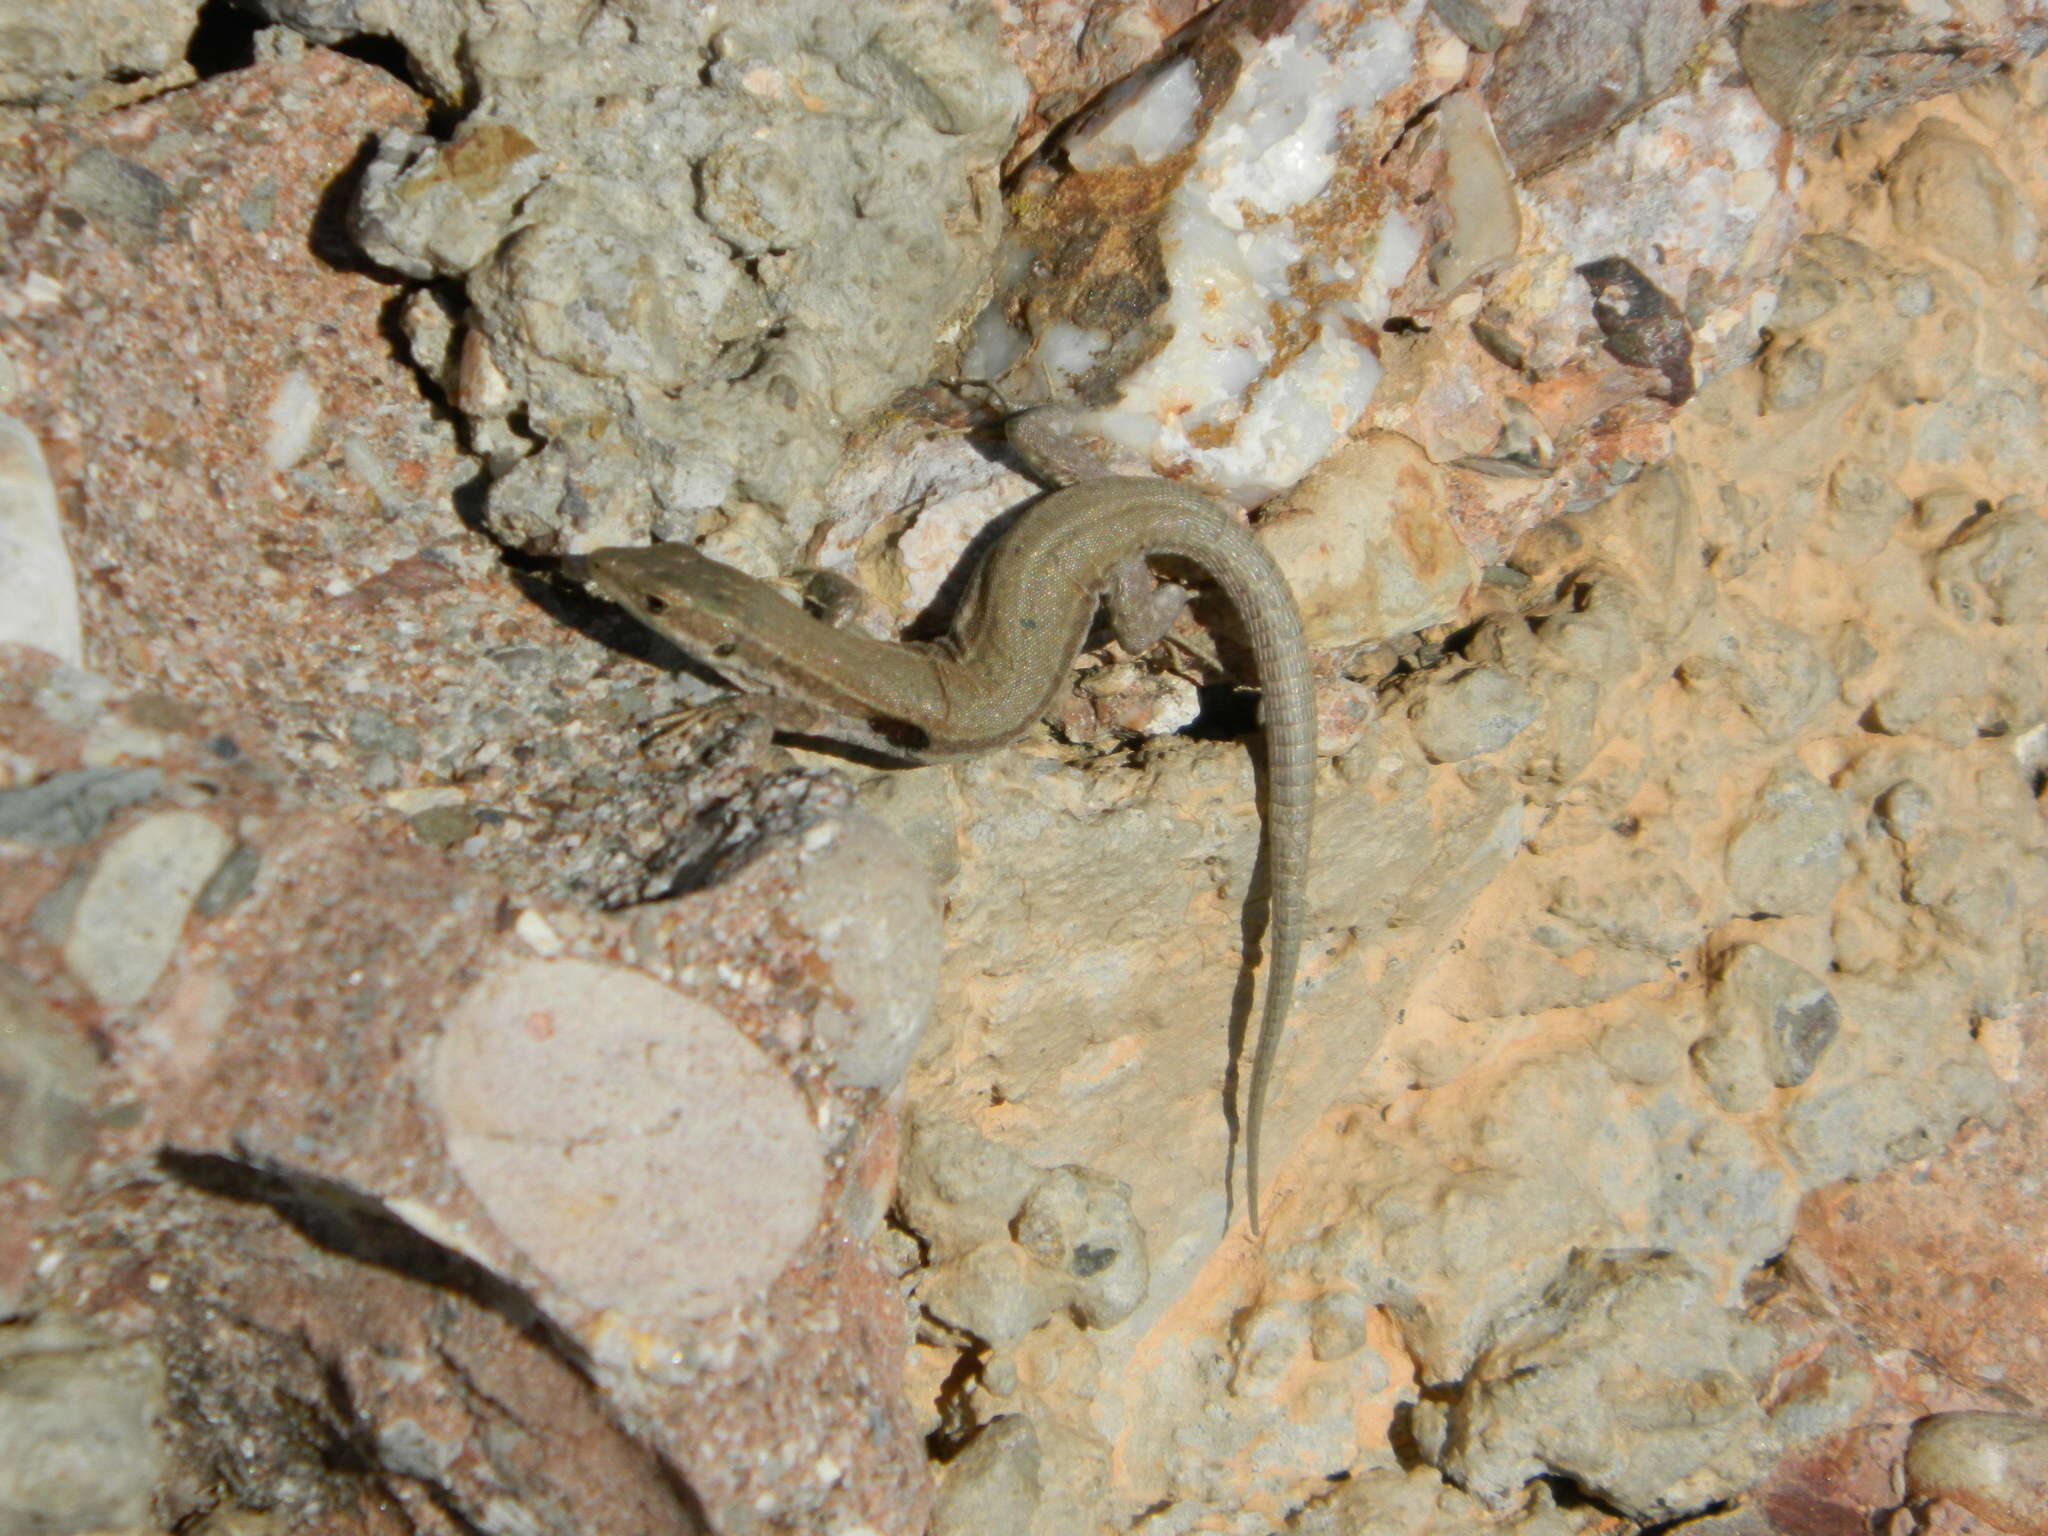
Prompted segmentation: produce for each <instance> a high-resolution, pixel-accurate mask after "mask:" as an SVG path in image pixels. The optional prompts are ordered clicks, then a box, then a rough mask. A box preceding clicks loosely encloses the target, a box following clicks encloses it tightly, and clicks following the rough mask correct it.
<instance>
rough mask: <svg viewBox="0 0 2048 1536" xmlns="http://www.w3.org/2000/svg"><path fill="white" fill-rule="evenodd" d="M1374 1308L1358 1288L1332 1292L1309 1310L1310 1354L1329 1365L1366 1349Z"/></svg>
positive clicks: (1311, 1305) (1319, 1297) (1318, 1299)
mask: <svg viewBox="0 0 2048 1536" xmlns="http://www.w3.org/2000/svg"><path fill="white" fill-rule="evenodd" d="M1369 1315H1370V1309H1369V1308H1368V1307H1367V1306H1366V1304H1365V1298H1364V1297H1363V1296H1361V1295H1360V1294H1359V1293H1358V1292H1356V1291H1331V1292H1329V1293H1328V1294H1327V1295H1323V1296H1318V1297H1317V1298H1316V1299H1315V1300H1314V1301H1313V1302H1311V1303H1310V1304H1309V1309H1308V1348H1309V1353H1310V1354H1312V1355H1314V1356H1315V1357H1316V1359H1318V1360H1320V1361H1322V1362H1323V1363H1325V1364H1328V1363H1330V1362H1331V1361H1335V1360H1348V1359H1350V1358H1351V1357H1352V1356H1353V1355H1355V1354H1357V1353H1358V1352H1359V1351H1360V1350H1361V1349H1363V1348H1365V1340H1366V1320H1367V1318H1368V1316H1369Z"/></svg>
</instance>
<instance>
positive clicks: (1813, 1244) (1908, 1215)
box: [1787, 1002, 2048, 1412]
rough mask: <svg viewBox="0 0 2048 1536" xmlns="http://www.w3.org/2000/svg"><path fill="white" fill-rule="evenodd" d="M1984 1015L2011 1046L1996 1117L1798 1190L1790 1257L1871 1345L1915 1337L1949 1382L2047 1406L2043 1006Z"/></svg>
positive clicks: (2046, 1050)
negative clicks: (1917, 1157)
mask: <svg viewBox="0 0 2048 1536" xmlns="http://www.w3.org/2000/svg"><path fill="white" fill-rule="evenodd" d="M1990 1027H1994V1028H1996V1029H1998V1030H2000V1031H2002V1032H2007V1033H2009V1034H2010V1035H2011V1037H2012V1039H2013V1040H2014V1041H2015V1042H2016V1043H2017V1047H2018V1058H2017V1059H2018V1062H2019V1064H2020V1065H2019V1075H2018V1077H2017V1079H2016V1080H2015V1081H2014V1082H2013V1085H2012V1091H2013V1105H2012V1114H2011V1116H2010V1118H2008V1119H2007V1121H2006V1123H2005V1128H2004V1129H2003V1130H2000V1131H1995V1132H1994V1131H1990V1130H1984V1129H1973V1130H1971V1131H1969V1132H1967V1133H1966V1134H1965V1135H1964V1136H1963V1137H1962V1138H1961V1139H1960V1140H1959V1141H1958V1142H1957V1143H1956V1144H1955V1145H1954V1146H1952V1147H1950V1148H1949V1149H1948V1151H1947V1152H1946V1153H1945V1154H1944V1155H1943V1156H1941V1157H1938V1158H1935V1159H1933V1160H1931V1161H1929V1162H1927V1163H1923V1164H1914V1165H1910V1166H1908V1167H1905V1168H1899V1169H1894V1170H1893V1171H1891V1172H1889V1173H1886V1174H1882V1175H1880V1176H1879V1177H1877V1178H1874V1179H1870V1180H1867V1181H1865V1182H1863V1183H1860V1184H1841V1185H1836V1186H1833V1187H1831V1188H1829V1189H1824V1190H1820V1191H1817V1192H1816V1193H1814V1194H1812V1195H1810V1196H1808V1197H1807V1199H1806V1201H1805V1202H1804V1204H1803V1205H1802V1206H1801V1207H1800V1212H1799V1227H1798V1231H1797V1233H1796V1235H1795V1236H1794V1238H1793V1241H1792V1245H1791V1248H1790V1249H1789V1250H1788V1253H1787V1258H1788V1260H1789V1262H1791V1263H1793V1264H1795V1265H1796V1266H1797V1267H1798V1268H1799V1270H1800V1271H1801V1272H1802V1273H1804V1274H1805V1275H1807V1276H1809V1277H1811V1279H1812V1281H1813V1283H1814V1285H1815V1287H1816V1288H1817V1289H1818V1290H1819V1291H1820V1292H1821V1293H1822V1294H1823V1295H1824V1296H1826V1297H1827V1298H1828V1300H1829V1301H1830V1303H1831V1304H1832V1305H1833V1306H1835V1307H1837V1308H1839V1310H1840V1313H1841V1316H1842V1318H1843V1319H1844V1321H1846V1322H1847V1323H1848V1324H1849V1325H1850V1326H1851V1327H1853V1328H1855V1329H1856V1330H1857V1331H1858V1332H1859V1333H1860V1334H1861V1335H1863V1336H1864V1337H1865V1338H1867V1339H1869V1340H1870V1341H1871V1342H1872V1344H1873V1345H1874V1346H1876V1347H1877V1348H1879V1349H1887V1348H1898V1349H1912V1350H1914V1351H1916V1352H1917V1353H1918V1354H1919V1355H1921V1356H1922V1357H1923V1358H1924V1359H1925V1360H1926V1361H1927V1362H1928V1364H1929V1365H1930V1366H1932V1367H1933V1368H1934V1369H1935V1370H1937V1371H1940V1372H1941V1373H1943V1374H1944V1375H1946V1376H1948V1377H1949V1378H1950V1379H1952V1380H1953V1381H1954V1382H1956V1383H1957V1384H1958V1385H1959V1386H1962V1387H1966V1388H1971V1389H1975V1390H1977V1391H1981V1392H1993V1393H1997V1394H1999V1395H2000V1396H2001V1397H2002V1398H2004V1399H2005V1401H2006V1403H2007V1405H2008V1406H2019V1405H2026V1406H2029V1407H2031V1408H2033V1409H2034V1410H2035V1411H2037V1412H2039V1411H2048V1274H2044V1273H2043V1272H2042V1268H2041V1262H2040V1253H2041V1244H2042V1241H2043V1236H2042V1220H2043V1217H2042V1209H2043V1207H2042V1201H2041V1193H2040V1178H2041V1170H2042V1169H2043V1168H2044V1167H2048V1066H2044V1058H2048V1005H2044V1004H2042V1003H2039V1002H2037V1003H2036V1004H2035V1005H2034V1006H2033V1007H2032V1008H2030V1009H2029V1010H2027V1011H2026V1012H2023V1013H2021V1014H2020V1015H2018V1016H2017V1017H2016V1018H2015V1019H2013V1020H2010V1021H2000V1022H1998V1023H1997V1024H1995V1025H1993V1026H1990Z"/></svg>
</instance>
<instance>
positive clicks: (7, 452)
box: [0, 66, 85, 667]
mask: <svg viewBox="0 0 2048 1536" xmlns="http://www.w3.org/2000/svg"><path fill="white" fill-rule="evenodd" d="M0 68H4V66H0ZM0 645H33V646H36V647H39V648H40V649H42V650H45V651H48V652H49V653H50V654H51V655H53V656H56V657H59V658H61V659H62V660H64V661H68V662H70V663H71V665H73V666H74V667H75V666H79V665H82V664H83V662H84V659H85V635H84V631H83V630H82V628H81V627H80V624H79V618H78V578H77V576H76V575H75V574H74V572H73V570H72V567H71V555H70V552H69V551H68V550H67V549H66V548H65V544H64V529H63V524H62V522H61V521H60V520H59V518H58V515H57V492H56V488H55V487H54V486H52V485H51V483H50V467H49V465H48V464H46V463H44V461H43V450H42V445H41V444H39V443H38V442H37V441H36V438H35V434H34V433H32V432H30V431H29V430H28V428H27V427H24V426H23V425H22V424H21V423H20V422H18V421H15V420H13V419H12V418H10V417H6V416H0Z"/></svg>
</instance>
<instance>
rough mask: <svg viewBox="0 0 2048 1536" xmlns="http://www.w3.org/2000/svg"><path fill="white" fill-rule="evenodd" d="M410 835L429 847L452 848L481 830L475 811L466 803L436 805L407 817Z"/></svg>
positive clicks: (480, 823) (481, 826) (481, 824)
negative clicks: (410, 829)
mask: <svg viewBox="0 0 2048 1536" xmlns="http://www.w3.org/2000/svg"><path fill="white" fill-rule="evenodd" d="M406 824H407V825H408V826H410V827H411V828H412V835H413V836H414V837H416V838H418V839H419V840H420V841H421V842H423V843H425V844H426V845H427V846H428V847H429V848H453V847H455V846H456V845H458V844H460V843H466V842H468V841H469V839H471V838H472V837H474V836H476V834H477V833H478V832H480V831H482V830H483V823H482V822H481V821H479V820H478V819H477V814H476V812H475V811H473V810H471V809H470V808H469V807H468V806H466V805H436V806H432V807H430V808H429V809H427V810H424V811H421V812H420V813H419V814H418V815H416V816H411V817H408V818H407V821H406Z"/></svg>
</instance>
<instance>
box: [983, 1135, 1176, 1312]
mask: <svg viewBox="0 0 2048 1536" xmlns="http://www.w3.org/2000/svg"><path fill="white" fill-rule="evenodd" d="M1016 1235H1017V1242H1018V1244H1019V1245H1020V1246H1021V1247H1022V1248H1023V1249H1024V1251H1025V1252H1026V1253H1028V1254H1030V1255H1031V1256H1032V1257H1033V1258H1034V1259H1036V1260H1038V1262H1039V1263H1041V1264H1043V1265H1045V1266H1046V1268H1048V1269H1051V1270H1056V1271H1058V1272H1059V1273H1061V1274H1064V1275H1066V1276H1067V1277H1068V1278H1069V1279H1070V1280H1071V1281H1072V1282H1073V1295H1074V1310H1075V1311H1077V1312H1078V1313H1079V1314H1080V1315H1081V1319H1082V1321H1083V1322H1085V1323H1087V1324H1088V1326H1089V1327H1091V1328H1113V1327H1115V1326H1116V1325H1117V1324H1118V1323H1120V1322H1122V1321H1123V1320H1124V1319H1125V1318H1127V1317H1129V1316H1130V1315H1131V1314H1132V1313H1133V1312H1135V1311H1137V1310H1138V1307H1139V1305H1140V1304H1141V1303H1142V1302H1143V1301H1144V1299H1145V1289H1146V1286H1147V1284H1148V1283H1149V1279H1150V1271H1149V1268H1148V1266H1147V1263H1146V1258H1145V1232H1144V1229H1143V1228H1142V1227H1140V1226H1139V1225H1138V1219H1137V1218H1136V1217H1135V1216H1133V1215H1132V1214H1131V1188H1130V1186H1129V1185H1128V1184H1125V1183H1123V1182H1122V1181H1121V1180H1119V1179H1112V1178H1108V1177H1106V1176H1104V1175H1102V1174H1099V1173H1094V1172H1091V1171H1090V1170H1088V1169H1086V1168H1072V1167H1069V1168H1055V1169H1053V1170H1052V1172H1050V1173H1048V1174H1047V1175H1046V1176H1045V1179H1044V1181H1043V1182H1042V1183H1040V1184H1039V1186H1038V1187H1037V1188H1036V1189H1034V1190H1033V1191H1032V1192H1031V1194H1030V1195H1029V1196H1028V1197H1027V1198H1026V1199H1025V1201H1024V1205H1023V1208H1022V1209H1021V1210H1019V1211H1018V1213H1017V1232H1016Z"/></svg>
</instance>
